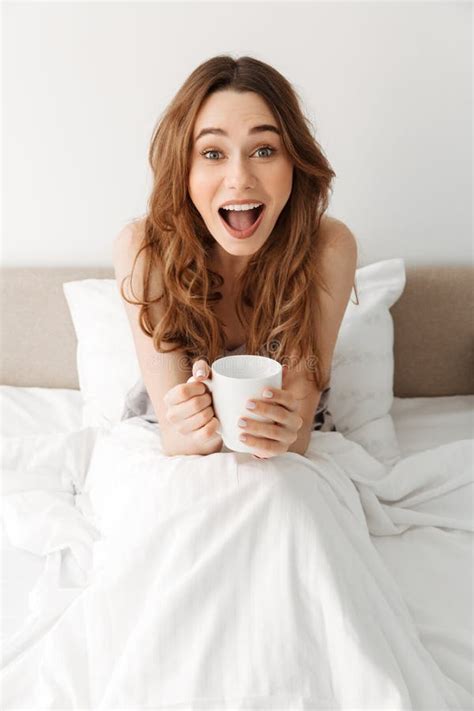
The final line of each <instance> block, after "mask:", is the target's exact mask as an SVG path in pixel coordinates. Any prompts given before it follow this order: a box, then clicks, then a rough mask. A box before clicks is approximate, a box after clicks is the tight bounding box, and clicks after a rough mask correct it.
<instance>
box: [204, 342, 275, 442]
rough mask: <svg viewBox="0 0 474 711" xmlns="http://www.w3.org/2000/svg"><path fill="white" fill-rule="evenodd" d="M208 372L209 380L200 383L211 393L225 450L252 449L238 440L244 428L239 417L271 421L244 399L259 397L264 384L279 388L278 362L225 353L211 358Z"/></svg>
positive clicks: (260, 397)
mask: <svg viewBox="0 0 474 711" xmlns="http://www.w3.org/2000/svg"><path fill="white" fill-rule="evenodd" d="M211 371H212V379H208V380H201V382H202V383H204V385H206V386H207V387H208V388H209V390H210V392H211V393H212V401H213V406H214V412H215V415H216V417H217V419H218V420H219V422H220V425H221V426H220V428H219V429H218V430H217V432H218V434H220V435H221V437H222V439H223V440H224V444H225V446H226V447H227V448H228V449H231V450H234V451H235V452H252V447H249V446H248V445H247V444H244V442H241V441H240V439H239V437H240V435H241V434H243V433H244V432H245V430H244V429H242V427H239V425H238V420H239V419H240V418H241V417H245V418H247V419H252V418H253V419H254V420H260V422H272V421H273V420H270V419H269V418H268V417H263V416H262V415H257V414H254V413H252V411H251V410H247V408H246V402H247V400H249V399H253V400H262V399H263V397H262V392H263V390H264V389H265V386H266V385H269V386H270V387H273V388H279V389H281V386H282V367H281V364H280V363H278V361H276V360H273V359H272V358H266V357H265V356H256V355H235V356H224V357H222V358H218V359H217V360H215V361H214V363H213V364H212V368H211ZM193 380H194V378H193Z"/></svg>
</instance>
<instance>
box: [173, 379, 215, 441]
mask: <svg viewBox="0 0 474 711" xmlns="http://www.w3.org/2000/svg"><path fill="white" fill-rule="evenodd" d="M194 385H195V386H199V387H200V388H203V389H204V391H202V390H200V391H199V394H198V395H197V394H196V395H194V396H193V397H191V398H188V399H186V400H183V401H181V402H178V403H176V404H175V405H171V406H169V407H168V411H167V418H168V421H169V422H172V423H173V424H175V423H181V422H182V421H184V420H187V419H189V418H190V417H194V415H198V414H199V413H200V412H202V410H204V409H205V408H207V407H209V406H210V405H211V404H212V400H211V395H210V394H209V393H208V392H207V390H206V389H205V387H204V385H203V384H202V383H195V384H194ZM187 387H189V386H187ZM192 429H194V428H192ZM188 431H189V428H188Z"/></svg>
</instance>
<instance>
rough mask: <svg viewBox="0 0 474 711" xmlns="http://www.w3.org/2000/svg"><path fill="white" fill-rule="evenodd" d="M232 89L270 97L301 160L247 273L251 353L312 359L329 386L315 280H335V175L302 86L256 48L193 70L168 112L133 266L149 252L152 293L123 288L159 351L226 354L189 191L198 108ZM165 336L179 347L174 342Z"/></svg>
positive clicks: (242, 293)
mask: <svg viewBox="0 0 474 711" xmlns="http://www.w3.org/2000/svg"><path fill="white" fill-rule="evenodd" d="M223 89H232V90H233V91H236V92H242V93H243V92H249V91H251V92H255V93H257V94H259V95H260V96H261V97H262V98H263V99H264V101H265V102H266V104H267V105H268V107H269V108H270V110H271V111H272V113H273V115H274V118H275V121H276V122H277V125H278V128H279V129H280V131H281V136H282V141H283V144H284V146H285V148H286V150H287V151H288V154H289V156H290V158H291V159H292V161H293V166H294V169H293V183H292V190H291V194H290V197H289V199H288V201H287V203H286V205H285V207H284V208H283V210H282V211H281V213H280V215H279V217H278V219H277V222H276V223H275V226H274V228H273V232H272V234H271V235H270V237H269V238H268V239H267V240H266V242H265V244H264V245H262V247H261V248H260V249H259V250H258V251H257V252H256V253H255V254H254V255H252V256H251V257H250V258H249V260H248V263H247V265H246V268H245V270H244V271H243V273H242V276H241V279H240V281H239V288H238V291H237V296H236V313H237V316H238V319H239V321H240V323H241V324H242V326H243V327H245V332H246V334H247V337H246V353H250V354H255V355H264V356H267V357H269V358H273V359H275V360H277V361H278V362H280V363H281V364H282V365H283V364H286V365H287V366H288V367H290V368H291V367H292V366H293V364H294V363H296V364H297V365H298V367H299V366H300V364H301V363H304V367H305V369H306V370H307V371H308V372H309V373H311V375H312V377H313V378H314V381H315V383H316V385H317V387H318V389H319V390H321V391H322V390H324V389H325V387H327V383H328V379H329V374H328V373H323V372H321V368H320V357H319V353H320V351H319V339H318V328H317V323H318V313H319V306H320V305H319V303H318V299H317V296H316V293H317V292H316V286H318V287H319V286H321V287H322V288H323V289H324V290H325V291H326V292H328V288H327V284H325V283H324V279H323V277H322V275H321V274H320V273H319V270H318V254H319V251H320V249H321V239H320V238H319V227H320V222H321V218H322V215H323V214H324V212H325V211H326V209H327V207H328V202H329V192H330V191H331V192H332V188H331V182H332V180H333V178H334V177H335V176H336V174H335V172H334V171H333V170H332V168H331V166H330V164H329V162H328V160H327V159H326V157H325V156H324V154H323V151H322V149H321V147H320V146H319V144H318V142H317V141H316V139H315V138H314V136H313V133H312V127H311V123H310V121H309V120H308V119H307V118H306V117H305V116H304V114H303V112H302V110H301V108H300V103H299V102H300V99H299V95H298V93H297V92H296V91H295V89H294V88H293V87H292V85H291V84H290V83H289V81H288V80H287V79H286V78H285V77H284V76H282V75H281V74H280V73H279V72H278V71H277V70H276V69H274V68H273V67H272V66H270V65H269V64H266V63H265V62H262V61H260V60H258V59H255V58H253V57H248V56H245V57H240V58H239V59H233V58H232V57H230V56H228V55H218V56H215V57H212V58H211V59H209V60H207V61H205V62H203V63H202V64H200V65H199V66H198V67H197V68H196V69H195V70H194V71H193V72H192V73H191V74H190V76H189V77H188V78H187V79H186V80H185V82H184V84H183V85H182V87H181V88H180V89H179V91H178V93H177V94H176V96H175V97H174V98H173V100H172V101H171V103H170V104H169V105H168V107H167V108H166V109H165V111H164V112H163V113H162V115H161V116H160V118H159V120H158V122H157V124H156V126H155V128H154V130H153V135H152V139H151V144H150V148H149V154H148V159H149V163H150V166H151V169H152V172H153V186H152V190H151V195H150V197H149V201H148V206H147V213H146V215H145V220H144V229H143V237H142V240H141V242H140V248H139V250H138V252H137V254H136V256H135V260H134V263H133V267H132V274H130V275H128V278H130V283H131V284H132V282H133V280H132V276H133V271H134V269H135V266H136V262H137V259H138V257H139V255H140V253H141V252H142V251H145V260H144V262H143V263H144V271H143V288H142V292H141V293H142V296H143V298H137V297H136V294H134V293H133V287H132V295H133V297H134V300H132V299H130V298H128V297H127V296H126V294H125V293H124V289H123V281H125V280H123V281H122V283H121V287H120V291H121V294H122V297H123V298H124V299H125V300H126V301H127V302H128V303H133V304H135V305H140V307H141V308H140V312H139V323H140V327H141V329H142V330H143V332H144V333H146V334H147V335H148V336H150V337H152V338H153V345H154V348H155V349H156V351H158V352H161V353H169V352H172V351H175V350H177V349H180V350H181V352H183V353H185V359H186V361H187V363H186V364H187V365H188V367H191V365H192V363H193V362H194V361H195V360H196V359H198V358H204V359H205V360H207V362H208V363H209V364H212V362H213V361H214V360H216V359H217V358H219V357H220V356H221V355H222V354H223V352H224V350H225V333H224V330H223V326H222V322H221V320H220V319H219V318H218V317H217V315H216V314H215V313H214V311H213V308H212V305H213V304H215V303H216V302H218V301H219V300H220V299H222V298H223V296H222V293H221V292H220V291H219V289H220V287H221V286H222V285H223V283H224V279H223V277H222V276H221V275H220V274H219V273H218V272H215V271H212V269H211V268H210V267H209V265H208V264H207V257H208V255H210V253H211V251H212V248H213V246H214V244H215V240H214V238H213V237H212V235H211V234H210V233H209V230H208V228H207V226H206V225H205V223H204V221H203V219H202V217H201V215H200V213H199V212H198V211H197V209H196V207H195V206H194V204H193V202H192V200H191V198H190V196H189V192H188V177H189V172H190V162H191V151H192V144H193V130H194V126H195V120H196V117H197V114H198V112H199V109H200V107H201V105H202V103H203V102H204V100H205V99H206V98H207V97H208V96H209V95H210V94H212V93H213V92H215V91H219V90H223ZM155 268H156V269H158V268H159V269H160V277H161V279H162V283H163V293H162V294H161V295H156V296H151V295H150V293H149V292H150V275H151V274H152V270H153V269H155ZM125 278H127V277H125ZM354 288H355V284H354ZM356 296H357V291H356ZM161 299H163V316H162V318H161V319H160V320H159V322H158V323H151V319H150V313H149V309H150V306H151V304H153V303H155V302H158V301H160V300H161ZM357 303H358V301H357ZM244 307H246V308H247V309H248V312H244ZM248 314H250V316H249V315H248ZM165 344H172V345H173V347H172V348H167V349H165V347H164V346H165Z"/></svg>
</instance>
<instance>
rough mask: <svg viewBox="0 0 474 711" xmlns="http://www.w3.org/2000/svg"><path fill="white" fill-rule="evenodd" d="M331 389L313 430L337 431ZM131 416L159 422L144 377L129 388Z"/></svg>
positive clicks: (126, 411)
mask: <svg viewBox="0 0 474 711" xmlns="http://www.w3.org/2000/svg"><path fill="white" fill-rule="evenodd" d="M244 349H245V343H242V344H241V345H240V346H237V348H234V350H226V351H224V355H226V356H228V355H243V354H244V352H245V351H244ZM330 390H331V388H330V387H327V388H326V390H323V392H322V393H321V398H320V400H319V404H318V408H317V410H316V413H315V415H314V426H313V430H318V431H320V432H336V431H337V430H336V427H335V425H334V421H333V418H332V415H331V413H330V412H329V410H328V408H327V400H328V397H329V392H330ZM130 417H142V418H143V419H144V420H146V421H147V422H150V423H152V424H158V420H157V418H156V415H155V411H154V409H153V405H152V404H151V400H150V397H149V395H148V392H147V390H146V387H145V384H144V382H143V378H141V377H140V378H139V379H138V380H137V382H136V383H135V385H134V386H133V388H132V389H131V390H129V392H128V394H127V397H126V399H125V406H124V409H123V412H122V416H121V418H120V419H121V420H128V419H129V418H130Z"/></svg>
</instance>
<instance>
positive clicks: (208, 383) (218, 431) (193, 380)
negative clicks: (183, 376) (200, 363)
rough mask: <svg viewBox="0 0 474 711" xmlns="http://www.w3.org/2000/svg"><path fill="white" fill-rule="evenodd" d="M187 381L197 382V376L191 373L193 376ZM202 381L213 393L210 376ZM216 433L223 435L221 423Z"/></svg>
mask: <svg viewBox="0 0 474 711" xmlns="http://www.w3.org/2000/svg"><path fill="white" fill-rule="evenodd" d="M186 382H187V383H191V382H196V378H195V377H194V375H191V377H190V378H188V379H187V380H186ZM201 383H204V385H205V386H206V387H207V388H209V392H210V393H212V380H210V379H209V378H206V379H205V380H201ZM216 433H217V434H218V435H220V436H221V437H222V430H221V427H220V425H219V427H218V428H217V430H216Z"/></svg>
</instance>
